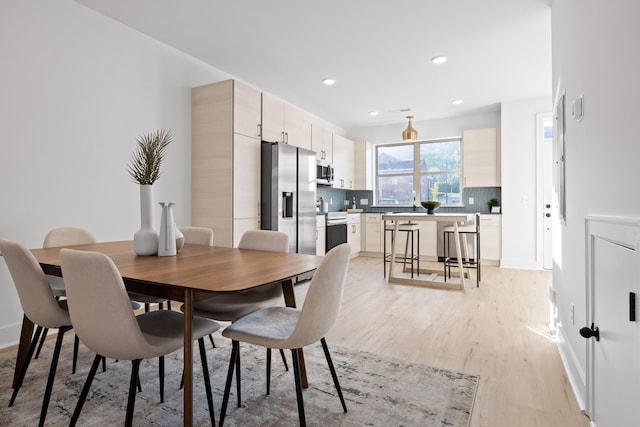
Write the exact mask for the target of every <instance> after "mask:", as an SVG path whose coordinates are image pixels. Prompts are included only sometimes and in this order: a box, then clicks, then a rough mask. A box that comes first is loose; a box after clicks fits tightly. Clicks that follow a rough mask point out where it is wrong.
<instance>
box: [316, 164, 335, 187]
mask: <svg viewBox="0 0 640 427" xmlns="http://www.w3.org/2000/svg"><path fill="white" fill-rule="evenodd" d="M316 184H318V185H333V166H332V165H331V163H329V162H327V161H326V160H318V164H317V167H316Z"/></svg>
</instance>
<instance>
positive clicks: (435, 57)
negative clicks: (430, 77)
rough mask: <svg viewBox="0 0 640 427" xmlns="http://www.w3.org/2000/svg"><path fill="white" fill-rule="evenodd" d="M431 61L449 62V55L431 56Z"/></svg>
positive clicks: (438, 63) (436, 62) (435, 62)
mask: <svg viewBox="0 0 640 427" xmlns="http://www.w3.org/2000/svg"><path fill="white" fill-rule="evenodd" d="M431 62H433V63H434V64H436V65H440V64H444V63H445V62H447V57H446V56H434V57H433V58H431Z"/></svg>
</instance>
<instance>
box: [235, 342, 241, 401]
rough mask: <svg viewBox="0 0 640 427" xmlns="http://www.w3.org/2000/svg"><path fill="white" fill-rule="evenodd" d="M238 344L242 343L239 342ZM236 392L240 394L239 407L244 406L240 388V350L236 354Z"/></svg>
mask: <svg viewBox="0 0 640 427" xmlns="http://www.w3.org/2000/svg"><path fill="white" fill-rule="evenodd" d="M238 346H240V343H239V342H238ZM236 393H237V394H238V408H242V394H241V393H242V391H241V388H240V351H238V355H237V356H236Z"/></svg>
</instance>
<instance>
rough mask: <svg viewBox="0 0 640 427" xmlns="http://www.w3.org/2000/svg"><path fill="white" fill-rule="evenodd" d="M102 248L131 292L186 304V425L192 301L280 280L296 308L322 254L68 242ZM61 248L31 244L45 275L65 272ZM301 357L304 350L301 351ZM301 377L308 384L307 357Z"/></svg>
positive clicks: (21, 353)
mask: <svg viewBox="0 0 640 427" xmlns="http://www.w3.org/2000/svg"><path fill="white" fill-rule="evenodd" d="M68 247H69V248H72V249H78V250H87V251H95V252H101V253H103V254H105V255H107V256H109V257H110V258H111V259H112V260H113V262H114V263H115V265H116V266H117V267H118V270H119V271H120V274H121V275H122V278H123V280H124V284H125V286H126V288H127V290H128V291H131V292H137V293H143V294H147V295H153V296H157V297H161V298H166V299H171V300H174V301H181V302H183V303H184V308H183V312H184V318H185V321H184V337H185V338H184V425H185V426H191V425H192V424H193V353H192V352H193V337H192V322H193V304H194V302H196V301H198V300H201V299H204V298H207V297H208V296H210V295H211V293H212V292H235V291H242V290H247V289H252V288H257V287H259V286H264V285H268V284H272V283H281V284H282V290H283V293H284V299H285V304H286V305H287V306H288V307H296V300H295V294H294V290H293V286H294V282H295V281H296V278H297V277H298V276H301V275H308V273H311V272H313V271H315V269H316V268H317V267H318V266H319V265H320V262H321V261H322V257H318V256H314V255H304V254H290V253H284V252H269V251H256V250H249V249H234V248H226V247H218V246H203V245H192V244H185V245H184V247H183V248H182V250H181V251H180V252H179V253H178V254H177V255H176V256H137V255H136V254H135V253H134V250H133V241H119V242H105V243H93V244H86V245H76V246H68ZM60 249H61V248H59V247H57V248H46V249H32V250H31V252H32V253H33V255H34V256H35V257H36V259H37V260H38V262H39V263H40V265H41V266H42V269H43V270H44V272H45V273H46V274H51V275H56V276H62V269H61V267H60V257H59V252H60ZM32 333H33V323H31V321H29V319H27V318H26V317H25V318H24V321H23V326H22V332H21V337H20V343H19V346H18V356H17V361H16V372H19V370H20V366H22V364H23V363H24V361H25V359H26V354H27V350H28V347H29V343H30V341H31V336H32ZM299 353H300V356H303V354H302V350H300V351H299ZM301 377H302V378H301V379H302V381H303V384H304V386H305V387H306V386H307V378H306V370H305V369H304V358H302V359H301Z"/></svg>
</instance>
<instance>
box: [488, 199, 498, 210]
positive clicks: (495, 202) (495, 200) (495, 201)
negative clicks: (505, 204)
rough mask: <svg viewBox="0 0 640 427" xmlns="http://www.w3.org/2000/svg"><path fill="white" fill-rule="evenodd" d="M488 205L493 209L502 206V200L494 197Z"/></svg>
mask: <svg viewBox="0 0 640 427" xmlns="http://www.w3.org/2000/svg"><path fill="white" fill-rule="evenodd" d="M487 206H489V209H491V208H492V207H494V206H500V202H499V201H498V199H496V198H495V197H494V198H493V199H489V201H488V202H487Z"/></svg>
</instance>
